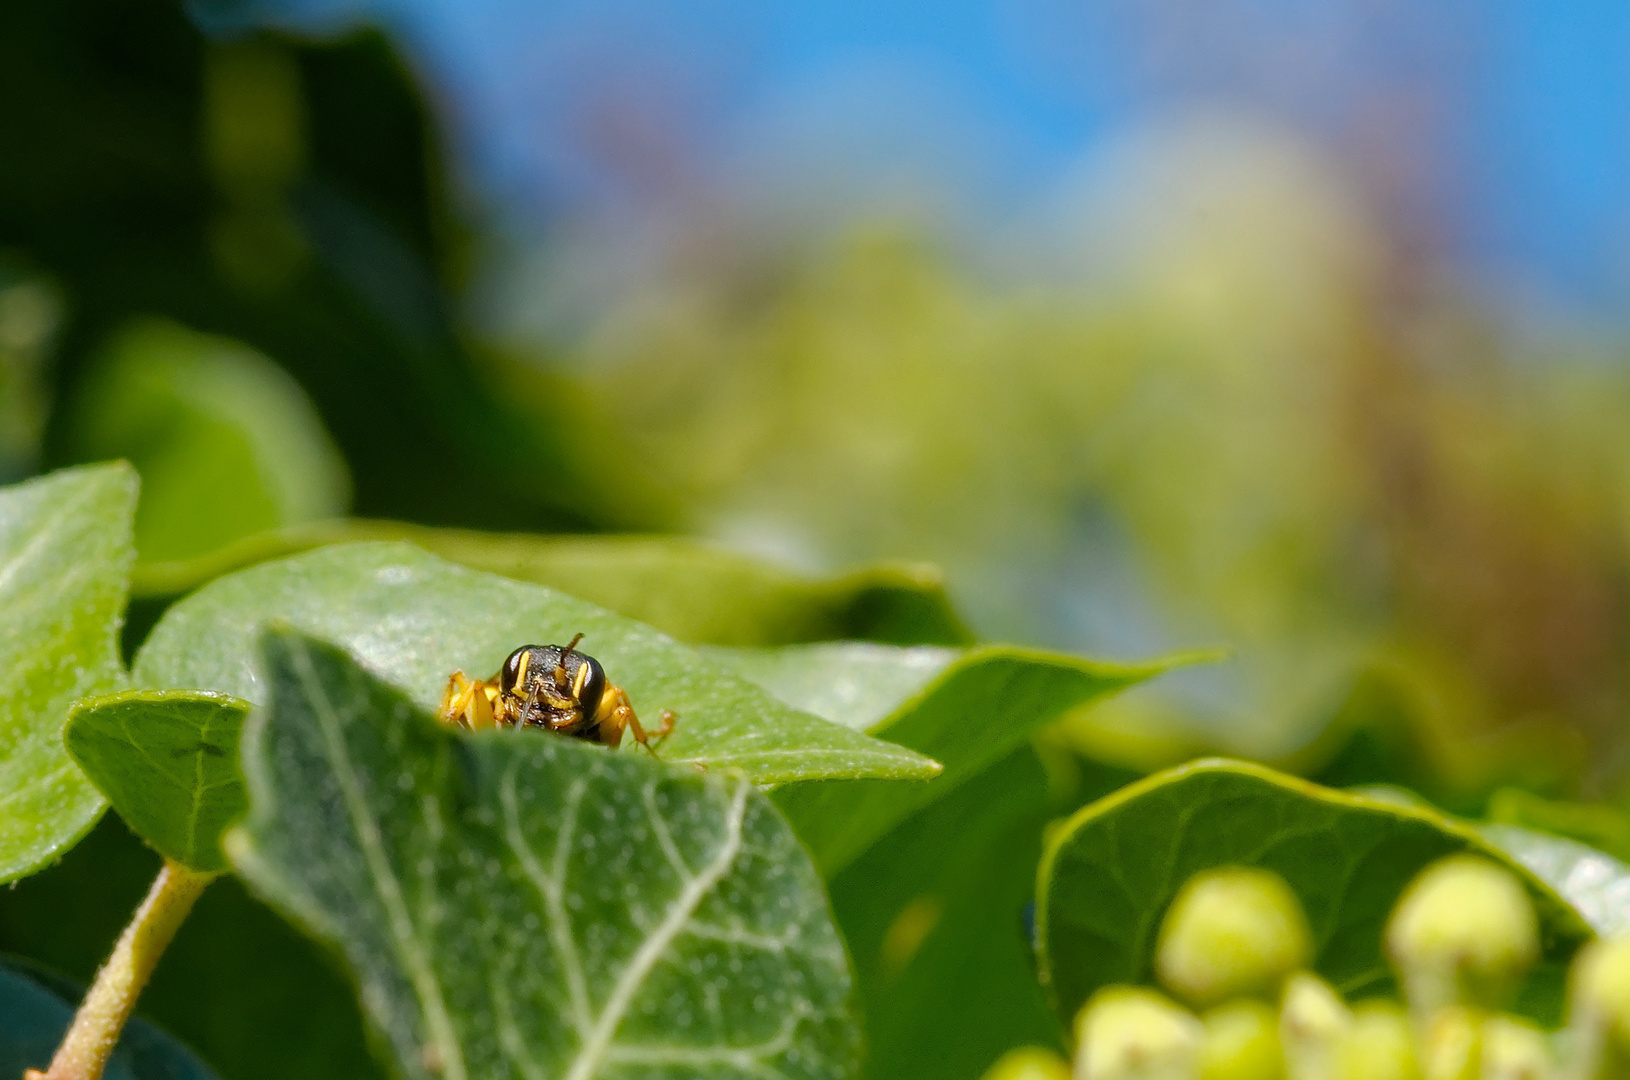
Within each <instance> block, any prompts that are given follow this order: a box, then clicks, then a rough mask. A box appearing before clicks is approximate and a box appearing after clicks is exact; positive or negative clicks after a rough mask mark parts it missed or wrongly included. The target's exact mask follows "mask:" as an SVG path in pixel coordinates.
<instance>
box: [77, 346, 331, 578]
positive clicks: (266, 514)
mask: <svg viewBox="0 0 1630 1080" xmlns="http://www.w3.org/2000/svg"><path fill="white" fill-rule="evenodd" d="M70 427H71V433H70V444H71V446H70V450H71V453H72V454H73V455H74V456H76V457H78V458H80V459H81V460H96V459H99V458H112V457H124V458H128V459H130V461H131V462H132V463H133V464H134V465H135V466H136V470H137V471H138V472H139V473H141V477H142V495H141V503H140V505H139V506H138V507H137V510H136V548H137V550H138V551H140V552H141V557H142V558H143V559H144V560H154V559H159V560H168V559H180V558H186V557H188V556H194V555H198V554H200V553H203V552H207V551H210V550H212V549H214V548H217V547H220V546H221V545H223V544H226V543H229V542H231V541H233V540H237V539H239V538H241V537H244V536H247V535H250V534H252V533H256V532H260V531H262V530H265V529H273V528H277V527H279V526H284V525H293V524H296V523H299V522H306V521H312V520H315V519H319V518H328V517H333V516H335V515H337V514H342V513H344V512H345V508H346V505H347V502H348V501H349V489H350V481H349V480H348V479H347V476H346V471H345V464H344V462H343V461H342V460H341V458H340V456H339V452H338V451H337V450H336V449H335V448H334V445H333V443H332V441H331V440H330V439H329V437H328V434H327V432H325V431H324V430H323V425H322V421H321V420H320V419H319V418H318V416H317V414H316V411H315V410H314V409H313V408H312V406H311V403H310V402H309V401H308V400H306V396H305V393H304V392H303V391H302V390H301V389H300V387H299V385H298V384H296V383H295V382H294V380H293V379H291V378H289V376H288V375H287V374H286V373H285V372H284V371H283V370H282V369H281V368H279V367H278V366H277V365H276V364H274V363H272V361H270V360H268V359H267V358H266V357H264V356H262V355H261V354H260V353H258V352H255V351H254V350H253V349H250V348H249V347H248V346H245V345H242V344H239V343H238V342H235V341H231V340H229V339H226V338H217V337H210V336H207V335H204V334H199V333H196V332H194V331H192V330H188V329H186V328H184V327H181V326H178V325H176V324H174V323H170V322H162V321H158V320H144V321H140V322H137V323H134V324H132V325H131V326H129V327H127V328H126V329H125V330H123V331H122V332H121V333H119V334H118V335H117V336H116V337H115V338H114V339H113V341H112V342H111V344H109V345H108V347H107V348H106V350H105V351H104V352H103V354H102V355H101V356H100V357H99V359H98V361H97V362H96V363H95V365H94V366H93V367H92V368H91V370H90V371H89V372H88V373H87V375H86V377H85V379H84V381H83V383H82V389H81V392H80V394H79V396H78V397H77V399H76V400H75V401H74V403H73V411H72V416H71V420H70Z"/></svg>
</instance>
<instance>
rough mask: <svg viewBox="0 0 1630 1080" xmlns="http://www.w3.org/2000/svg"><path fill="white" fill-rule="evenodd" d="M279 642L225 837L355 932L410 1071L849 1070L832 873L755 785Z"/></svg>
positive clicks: (269, 885) (249, 873) (357, 968)
mask: <svg viewBox="0 0 1630 1080" xmlns="http://www.w3.org/2000/svg"><path fill="white" fill-rule="evenodd" d="M263 642H264V650H265V671H266V677H267V679H268V686H267V691H268V693H267V695H266V701H267V704H266V706H265V707H264V708H261V709H257V710H256V711H255V712H254V713H253V714H252V716H251V719H250V722H249V725H248V727H247V729H246V731H245V736H244V762H245V773H246V778H247V782H248V786H249V793H250V815H249V817H248V819H247V821H246V822H245V824H244V825H243V826H241V827H240V828H239V829H237V830H234V831H233V832H231V833H229V834H228V840H227V848H228V851H229V852H230V853H231V855H232V857H233V861H234V863H235V865H236V866H237V867H238V869H239V872H240V873H241V874H243V875H244V876H245V877H246V878H247V879H248V880H249V881H250V883H251V884H252V885H253V886H254V887H255V888H256V889H257V890H258V891H260V892H261V893H262V894H263V895H265V896H267V897H268V898H269V899H271V900H272V901H273V902H274V903H276V904H277V905H278V906H280V907H281V908H283V909H284V910H285V911H286V912H288V913H290V914H291V915H292V916H293V917H295V918H296V919H297V921H299V922H300V923H302V924H303V925H304V926H306V927H307V929H308V930H310V931H311V932H313V933H315V934H317V935H318V936H320V937H323V938H325V939H327V940H328V941H330V942H331V943H333V944H335V945H337V946H338V947H339V949H340V950H341V952H342V954H343V955H344V957H345V959H346V962H347V964H348V966H349V967H350V968H351V970H352V972H353V974H354V975H355V977H356V978H357V980H358V982H359V984H360V986H361V999H362V1002H363V1007H364V1010H365V1011H366V1013H367V1014H368V1016H369V1018H370V1020H371V1021H372V1022H373V1023H374V1025H376V1027H377V1028H378V1030H379V1031H380V1032H381V1034H382V1036H383V1039H384V1042H385V1043H386V1044H387V1045H388V1046H389V1048H390V1050H391V1051H392V1055H393V1057H394V1059H395V1062H396V1066H397V1068H398V1070H399V1071H400V1073H401V1074H402V1075H403V1076H406V1077H410V1078H414V1080H430V1078H431V1077H438V1078H441V1080H465V1078H469V1077H511V1076H516V1077H543V1076H555V1077H564V1078H566V1080H589V1078H591V1077H601V1076H617V1077H647V1076H648V1077H656V1076H663V1077H688V1076H719V1075H763V1076H773V1075H779V1076H784V1077H788V1078H804V1077H808V1078H816V1077H843V1076H848V1075H851V1074H852V1073H853V1071H854V1069H855V1067H856V1064H857V1055H858V1034H857V1031H856V1029H855V1026H854V1024H853V1021H852V1019H851V1017H850V1014H849V1011H848V998H849V993H850V977H849V971H848V965H847V958H846V956H845V954H844V950H843V945H842V942H841V941H840V940H839V938H838V934H837V931H836V928H835V927H834V926H833V925H832V922H831V917H830V914H829V912H828V910H827V906H826V900H825V896H824V894H823V892H822V891H821V886H820V881H819V879H818V878H817V876H816V874H815V871H814V868H813V867H812V866H811V865H810V863H809V860H808V858H807V856H805V855H804V853H803V852H802V850H801V849H800V848H799V846H798V842H797V840H796V838H795V837H794V836H793V834H792V832H791V830H790V829H788V828H787V826H786V823H785V822H784V821H782V820H781V818H780V816H779V815H778V814H777V813H776V812H775V810H774V807H773V806H772V804H771V803H770V802H769V801H768V800H767V799H766V798H765V797H764V796H763V795H761V794H760V793H759V792H758V791H757V790H756V789H755V788H754V787H753V786H752V785H751V784H750V783H749V782H747V780H746V779H745V778H743V777H740V776H734V777H733V776H727V775H723V774H721V773H719V772H710V773H707V774H698V773H696V772H694V771H693V770H689V769H684V768H676V767H672V766H666V765H663V764H661V763H658V762H653V761H651V760H649V759H647V758H645V757H643V756H635V755H626V754H614V753H610V752H607V751H606V750H605V749H603V748H601V747H596V746H593V745H590V744H587V743H584V742H581V741H577V740H572V739H561V738H553V737H549V736H546V735H543V734H541V733H532V732H525V731H523V732H492V733H485V734H482V735H477V736H468V737H467V736H461V735H459V734H457V733H455V732H453V731H450V730H448V729H447V728H445V727H443V726H441V725H439V724H437V723H436V722H435V721H434V720H433V719H432V718H431V717H430V716H429V715H427V714H426V713H425V712H424V710H423V709H422V708H421V707H419V706H418V705H417V704H416V703H415V702H414V701H412V700H411V699H409V698H408V697H407V696H405V695H403V694H402V693H401V692H400V691H398V690H396V689H394V688H393V687H391V686H389V685H387V684H384V683H382V682H380V681H378V680H377V679H375V678H374V677H373V676H372V675H370V674H369V673H368V672H367V671H365V670H363V669H362V668H359V667H358V666H357V665H356V664H355V663H353V662H352V661H351V659H350V658H349V657H347V656H346V655H345V654H343V653H342V652H340V651H338V650H337V649H334V648H333V647H331V646H328V645H324V644H321V643H318V642H314V641H312V640H310V639H309V638H306V637H304V636H302V635H300V634H299V633H297V632H295V631H291V630H286V629H285V630H270V631H268V632H267V633H266V634H265V636H264V638H263Z"/></svg>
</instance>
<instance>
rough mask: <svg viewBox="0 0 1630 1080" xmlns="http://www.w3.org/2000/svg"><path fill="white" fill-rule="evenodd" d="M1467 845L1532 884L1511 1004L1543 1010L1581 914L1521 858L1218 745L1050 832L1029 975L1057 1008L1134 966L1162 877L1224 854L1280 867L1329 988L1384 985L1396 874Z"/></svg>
mask: <svg viewBox="0 0 1630 1080" xmlns="http://www.w3.org/2000/svg"><path fill="white" fill-rule="evenodd" d="M1468 850H1469V851H1475V852H1478V853H1480V854H1483V855H1485V856H1488V857H1490V858H1493V859H1496V860H1498V861H1500V862H1503V863H1504V864H1505V865H1507V866H1508V867H1510V868H1511V869H1512V870H1513V871H1514V872H1515V873H1517V875H1518V876H1519V877H1520V878H1522V879H1523V881H1524V882H1525V884H1526V885H1527V886H1528V888H1529V890H1530V892H1531V893H1532V895H1533V897H1534V899H1535V901H1536V905H1537V907H1538V910H1539V914H1540V922H1541V927H1542V936H1543V941H1544V959H1543V962H1542V964H1541V966H1540V969H1539V970H1538V971H1537V972H1536V973H1535V975H1534V976H1532V977H1531V979H1530V988H1529V989H1530V990H1531V991H1532V992H1531V993H1525V998H1524V1000H1523V1001H1521V1002H1519V1008H1521V1009H1523V1011H1525V1012H1528V1013H1529V1014H1531V1015H1534V1016H1536V1017H1537V1018H1539V1019H1542V1020H1545V1021H1550V1022H1554V1021H1555V1020H1556V1019H1557V1018H1558V1016H1559V1014H1560V1010H1561V1005H1562V1001H1561V991H1562V983H1563V979H1562V975H1563V971H1564V968H1565V965H1566V963H1567V961H1568V959H1569V958H1570V957H1571V956H1572V954H1573V951H1574V950H1575V949H1576V948H1577V947H1578V946H1579V945H1580V944H1582V943H1583V942H1584V941H1586V940H1588V939H1589V938H1590V937H1591V936H1592V934H1591V929H1590V927H1589V925H1587V923H1586V922H1585V920H1584V919H1582V918H1581V916H1580V914H1579V913H1578V912H1576V911H1575V910H1574V909H1573V908H1572V907H1570V906H1569V905H1568V904H1567V903H1566V902H1565V901H1564V900H1562V899H1561V898H1560V897H1559V896H1558V895H1557V893H1556V892H1555V891H1554V890H1553V889H1552V888H1550V887H1549V886H1548V885H1547V884H1546V883H1545V882H1543V881H1542V880H1540V879H1539V878H1538V877H1536V876H1535V875H1534V874H1532V873H1530V872H1529V871H1528V870H1527V869H1526V868H1525V867H1524V866H1523V865H1522V864H1521V863H1520V862H1517V861H1515V860H1513V859H1511V858H1509V857H1508V856H1506V855H1505V854H1504V853H1503V852H1502V851H1500V850H1499V849H1498V848H1496V847H1494V846H1493V845H1491V844H1489V843H1488V842H1487V841H1485V840H1484V839H1483V838H1482V837H1481V836H1480V835H1479V834H1478V832H1477V831H1476V830H1474V829H1472V828H1470V827H1468V826H1466V825H1464V824H1461V823H1459V822H1457V821H1455V820H1454V819H1451V818H1448V817H1446V816H1443V815H1441V814H1438V813H1435V812H1433V811H1431V810H1429V809H1424V808H1420V807H1415V806H1410V805H1406V804H1403V803H1400V802H1395V801H1382V800H1380V799H1376V798H1373V797H1371V796H1367V795H1361V794H1354V793H1349V792H1341V791H1335V790H1333V789H1330V788H1324V787H1320V786H1318V785H1316V784H1310V783H1307V782H1306V781H1302V780H1297V779H1295V778H1293V777H1290V776H1287V775H1285V774H1283V773H1278V772H1275V771H1274V770H1272V769H1268V768H1265V767H1263V766H1260V765H1252V764H1248V763H1244V762H1231V761H1224V760H1218V759H1212V760H1205V761H1198V762H1193V763H1190V764H1188V765H1183V766H1179V767H1178V768H1175V769H1171V770H1168V771H1167V772H1164V773H1160V774H1157V775H1155V776H1151V777H1149V778H1147V779H1145V780H1142V781H1139V782H1138V783H1136V784H1133V785H1131V786H1129V787H1127V788H1125V789H1123V790H1121V791H1119V792H1117V793H1115V794H1113V795H1111V796H1109V797H1107V798H1104V799H1100V800H1099V801H1098V802H1095V803H1093V804H1092V805H1091V806H1088V807H1086V808H1084V809H1082V810H1081V811H1079V812H1078V813H1076V814H1075V815H1074V816H1073V817H1071V818H1070V819H1069V821H1068V822H1066V823H1065V824H1063V825H1062V826H1061V827H1060V828H1059V829H1058V830H1057V831H1056V832H1055V833H1054V834H1053V835H1052V837H1051V839H1050V841H1049V843H1048V846H1047V851H1046V854H1045V855H1044V856H1043V859H1042V865H1041V871H1040V879H1039V884H1038V886H1037V892H1038V897H1037V904H1038V910H1037V924H1038V925H1037V930H1038V937H1039V940H1038V953H1039V958H1040V965H1041V968H1040V974H1041V977H1042V981H1043V982H1044V984H1046V985H1047V986H1048V988H1049V993H1050V994H1051V996H1052V998H1053V1001H1054V1004H1055V1006H1056V1008H1057V1011H1058V1014H1059V1016H1060V1017H1062V1018H1064V1019H1066V1020H1067V1019H1068V1018H1070V1017H1073V1016H1074V1015H1075V1012H1076V1010H1078V1009H1079V1008H1080V1007H1081V1005H1082V1004H1083V1003H1084V1002H1085V1001H1086V1000H1087V998H1088V997H1090V996H1091V995H1092V993H1093V992H1094V991H1095V990H1097V989H1098V988H1099V987H1101V986H1105V985H1108V984H1110V983H1136V982H1146V981H1148V979H1149V977H1150V971H1151V964H1152V960H1151V958H1152V955H1153V950H1154V943H1155V935H1156V932H1157V931H1158V929H1159V926H1160V920H1161V918H1162V916H1163V915H1164V914H1165V911H1166V907H1167V905H1168V904H1170V902H1171V900H1172V898H1173V896H1175V895H1176V893H1177V890H1178V889H1179V888H1180V887H1181V886H1182V885H1183V883H1184V882H1185V881H1187V880H1188V878H1189V877H1190V876H1191V875H1192V874H1194V873H1195V872H1197V871H1199V870H1203V869H1206V868H1208V867H1213V866H1222V865H1231V864H1234V865H1246V866H1261V867H1266V868H1267V869H1270V870H1273V871H1274V872H1276V873H1278V874H1279V875H1280V876H1282V877H1283V878H1284V879H1285V880H1286V881H1287V882H1289V883H1290V886H1291V888H1293V889H1294V890H1295V891H1296V894H1297V895H1298V896H1299V897H1300V898H1301V901H1302V905H1303V907H1304V908H1305V909H1306V911H1307V916H1308V921H1309V924H1310V926H1311V927H1312V930H1313V937H1314V950H1315V952H1314V966H1315V968H1316V969H1317V970H1318V971H1319V973H1320V974H1322V975H1324V976H1325V977H1326V978H1327V979H1329V980H1330V981H1331V983H1332V984H1334V985H1335V986H1336V988H1337V989H1338V990H1340V991H1341V992H1342V993H1343V994H1346V995H1348V996H1350V997H1351V996H1356V995H1362V994H1365V993H1370V992H1373V991H1375V990H1377V989H1381V988H1384V987H1386V986H1388V985H1390V981H1391V976H1390V973H1389V970H1388V968H1387V965H1386V962H1385V959H1384V957H1383V955H1382V951H1381V931H1382V927H1383V926H1384V925H1385V923H1386V919H1387V916H1388V915H1389V914H1390V912H1391V910H1392V907H1393V904H1394V903H1395V902H1396V901H1397V899H1398V896H1399V894H1400V893H1401V892H1402V890H1403V888H1404V886H1405V885H1406V884H1407V883H1408V882H1409V880H1410V879H1411V878H1412V877H1414V875H1415V874H1416V873H1417V872H1419V871H1420V870H1421V869H1422V868H1423V867H1425V866H1426V865H1427V864H1428V863H1430V862H1432V861H1433V860H1435V859H1438V858H1441V857H1443V856H1444V855H1448V854H1451V853H1454V852H1460V851H1468Z"/></svg>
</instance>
